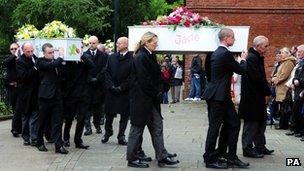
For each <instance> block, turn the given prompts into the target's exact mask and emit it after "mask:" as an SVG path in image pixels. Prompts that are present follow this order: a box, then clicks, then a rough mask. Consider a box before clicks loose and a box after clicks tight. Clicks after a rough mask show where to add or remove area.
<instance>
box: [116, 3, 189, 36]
mask: <svg viewBox="0 0 304 171" xmlns="http://www.w3.org/2000/svg"><path fill="white" fill-rule="evenodd" d="M181 5H183V0H175V1H174V3H172V4H168V3H167V2H166V0H120V14H119V15H120V34H121V35H127V33H128V28H127V26H133V25H141V23H142V22H143V21H145V20H155V19H156V18H157V17H158V16H159V15H168V14H169V13H170V12H171V11H172V9H174V8H175V7H177V6H181Z"/></svg>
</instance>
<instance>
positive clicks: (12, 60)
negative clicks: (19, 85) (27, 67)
mask: <svg viewBox="0 0 304 171" xmlns="http://www.w3.org/2000/svg"><path fill="white" fill-rule="evenodd" d="M16 59H17V56H15V55H7V56H6V58H5V59H4V61H3V64H4V66H5V67H6V80H5V82H6V85H8V84H9V83H10V82H16V81H17V69H16Z"/></svg>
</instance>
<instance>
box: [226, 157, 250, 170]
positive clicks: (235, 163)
mask: <svg viewBox="0 0 304 171" xmlns="http://www.w3.org/2000/svg"><path fill="white" fill-rule="evenodd" d="M227 164H228V166H229V167H233V168H235V167H236V168H248V166H249V163H248V162H242V161H241V160H240V159H238V158H235V159H233V160H231V159H227Z"/></svg>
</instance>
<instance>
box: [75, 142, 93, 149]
mask: <svg viewBox="0 0 304 171" xmlns="http://www.w3.org/2000/svg"><path fill="white" fill-rule="evenodd" d="M75 147H76V148H80V149H88V148H89V147H90V146H89V145H84V144H83V143H80V144H76V146H75Z"/></svg>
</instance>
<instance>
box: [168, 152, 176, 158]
mask: <svg viewBox="0 0 304 171" xmlns="http://www.w3.org/2000/svg"><path fill="white" fill-rule="evenodd" d="M176 156H177V154H176V153H173V154H171V153H168V157H170V158H173V157H176Z"/></svg>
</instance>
